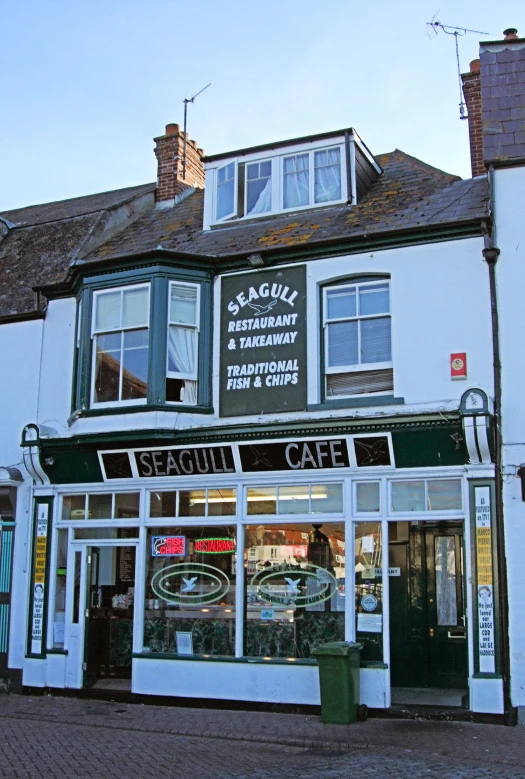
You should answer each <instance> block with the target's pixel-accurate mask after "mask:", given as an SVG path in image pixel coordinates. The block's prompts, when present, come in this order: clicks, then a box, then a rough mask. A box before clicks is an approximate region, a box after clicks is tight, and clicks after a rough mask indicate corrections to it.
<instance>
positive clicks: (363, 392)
mask: <svg viewBox="0 0 525 779" xmlns="http://www.w3.org/2000/svg"><path fill="white" fill-rule="evenodd" d="M518 40H519V39H518ZM501 46H502V47H503V48H505V44H504V43H501ZM512 47H514V48H513V50H519V51H520V52H521V44H516V43H515V42H513V43H512ZM487 51H489V49H487ZM483 56H484V54H483V53H482V65H483ZM481 74H482V76H483V69H482V71H481ZM482 76H481V77H482ZM471 80H472V79H471ZM183 141H184V139H183V136H182V133H181V132H180V129H179V127H178V125H168V126H167V127H166V133H165V135H163V136H161V137H160V138H157V139H156V144H157V145H156V154H157V158H158V162H159V168H158V181H157V185H156V186H155V185H145V186H144V187H137V188H134V189H132V190H121V191H119V192H114V193H105V194H103V195H99V196H92V197H88V198H79V199H78V200H74V201H65V202H63V203H57V204H50V205H48V206H38V207H31V208H28V209H20V210H18V211H13V212H7V213H4V214H3V215H2V221H1V222H0V226H1V227H2V230H3V239H2V241H1V243H0V253H1V255H2V261H3V265H2V267H3V268H4V281H3V282H2V294H1V295H0V302H1V305H2V314H3V319H2V325H1V327H0V338H2V343H3V344H4V350H3V352H4V354H6V355H7V356H8V357H7V360H8V362H6V363H5V364H6V366H7V369H8V372H9V375H10V376H11V377H12V381H11V382H10V387H11V390H10V392H11V394H9V392H8V393H6V396H5V399H4V404H3V415H4V419H5V429H6V433H7V434H6V437H5V442H4V444H3V447H4V448H3V451H2V453H1V460H0V462H2V463H5V464H6V465H5V467H4V468H3V470H2V471H0V477H1V479H2V486H1V487H0V489H1V495H2V501H3V503H2V511H1V514H2V536H1V539H2V541H1V543H2V546H1V554H2V557H1V560H2V568H0V597H1V598H3V600H0V609H3V611H2V612H0V614H1V615H2V620H3V622H2V621H0V663H1V662H3V663H4V665H3V666H2V665H0V672H2V670H5V673H6V674H9V678H10V680H11V684H12V685H13V687H15V686H16V685H18V686H25V687H43V688H46V687H48V688H73V689H80V688H82V687H86V686H92V685H101V684H102V685H108V684H109V685H110V684H111V681H112V680H114V679H119V678H126V679H129V680H130V689H131V691H132V692H134V693H140V694H146V695H148V694H149V695H165V696H173V697H181V698H184V697H196V698H201V699H222V700H236V701H251V702H271V703H283V704H314V705H315V704H318V703H319V686H318V679H317V667H316V662H315V659H314V655H313V652H314V650H315V648H316V646H318V645H319V644H321V643H324V642H325V641H334V640H350V641H353V640H357V641H359V642H360V643H361V644H362V645H363V649H362V653H361V702H362V703H365V704H367V705H368V706H369V707H371V708H376V709H384V708H390V707H391V705H392V703H395V702H401V703H402V702H405V703H408V702H410V695H411V691H412V692H413V691H414V690H417V691H418V692H419V693H420V692H421V691H422V690H424V691H425V692H426V693H428V696H429V697H428V698H427V700H428V702H436V701H437V700H439V696H440V695H441V696H442V697H441V700H446V701H447V702H448V703H451V702H452V703H453V705H457V706H463V707H464V708H468V709H470V710H471V711H472V712H477V713H488V714H495V715H503V714H504V712H505V711H506V710H507V711H508V709H509V705H510V704H509V701H508V700H507V698H506V685H507V684H508V678H509V674H508V663H507V659H508V652H506V637H507V635H508V633H506V634H505V635H503V634H502V626H503V628H504V629H505V630H507V628H506V624H507V622H506V615H507V604H506V600H505V597H504V592H503V590H504V587H505V577H504V576H502V571H501V565H500V560H501V556H502V554H503V552H504V543H503V542H502V541H501V539H500V535H499V529H500V528H499V525H498V522H500V523H501V516H500V514H501V512H498V505H499V504H498V500H499V499H500V498H501V499H502V491H503V485H502V482H501V480H498V478H497V473H498V471H497V468H496V465H497V463H498V457H499V456H500V452H501V449H500V448H498V437H497V436H495V435H494V430H495V425H494V419H495V416H496V418H497V415H498V414H500V413H501V407H500V406H498V402H499V399H498V386H499V385H498V375H497V373H495V369H494V366H495V358H494V344H495V332H497V331H495V329H494V319H493V315H492V314H493V301H494V290H493V278H492V276H491V272H490V266H489V264H488V263H487V258H486V250H487V248H491V247H490V246H488V244H487V236H491V237H493V233H492V232H491V231H492V226H493V214H492V211H491V204H490V188H489V178H488V176H487V175H486V174H485V173H484V174H483V175H477V176H475V177H474V178H473V179H471V180H468V181H461V180H459V179H458V178H457V177H455V176H452V175H449V174H447V173H444V172H443V171H439V170H437V169H435V168H432V167H431V166H429V165H426V164H425V163H423V162H421V161H420V160H417V159H415V158H413V157H410V156H409V155H407V154H405V153H403V152H401V151H398V150H396V151H395V152H392V153H390V154H384V155H380V156H377V157H376V156H373V155H372V154H371V152H370V151H369V150H368V148H367V147H366V145H365V144H364V143H363V141H362V140H361V139H360V138H359V136H358V134H357V133H356V131H355V130H354V129H352V128H348V129H346V130H341V131H336V132H333V133H327V134H324V135H319V136H315V137H309V138H299V139H295V140H292V141H284V142H281V143H275V144H271V145H268V146H259V147H253V148H250V149H241V150H238V151H233V152H228V153H224V154H219V155H215V156H211V157H204V156H203V154H202V152H201V150H200V149H198V148H197V146H196V144H195V143H194V142H192V141H190V142H188V143H187V144H186V155H187V156H186V165H184V166H183V165H182V158H183V154H184V143H183ZM183 169H184V170H186V171H187V176H191V180H190V179H188V178H187V179H186V180H184V179H183V173H182V170H183ZM512 170H514V168H513V169H512ZM508 174H509V170H507V169H505V175H508ZM511 175H514V174H513V173H512V172H511ZM516 186H518V187H519V186H521V184H519V183H517V184H516ZM498 197H499V195H498ZM502 197H503V196H502ZM515 207H517V206H516V204H515ZM514 216H516V215H514ZM514 216H513V219H514ZM518 221H519V220H518V219H517V218H516V223H518ZM513 229H519V228H514V227H512V228H511V230H513ZM514 239H515V236H514V235H512V232H510V233H509V236H508V238H507V239H506V240H509V241H511V242H512V240H514ZM493 245H494V246H495V244H493ZM484 251H485V254H484ZM20 257H24V259H25V262H26V263H27V264H28V266H29V267H33V268H34V270H35V273H34V276H33V277H32V278H31V280H29V277H28V274H27V273H25V272H22V273H21V272H20V267H21V266H20V263H19V259H20ZM508 283H509V284H511V283H512V276H509V282H508ZM13 290H16V292H13ZM501 294H503V293H501ZM509 294H510V292H509ZM501 340H502V342H503V343H504V342H505V338H504V336H503V330H502V339H501ZM509 343H510V341H509ZM22 354H23V355H24V356H26V355H27V357H29V359H27V358H26V359H24V360H21V359H20V355H22ZM508 381H509V386H510V384H511V381H513V380H512V379H511V378H510V377H509V379H508ZM21 388H23V389H21ZM504 388H505V384H504ZM503 397H505V396H504V395H503ZM502 419H505V414H504V413H503V415H502ZM20 439H21V440H20ZM516 485H518V487H519V482H518V480H516V479H515V480H514V483H513V488H514V487H515V486H516ZM501 502H502V500H501V501H500V503H501ZM4 506H5V508H4ZM517 508H518V509H519V506H517ZM512 521H514V520H512ZM515 524H516V525H518V524H519V521H518V519H517V518H516V520H515ZM516 532H517V530H516ZM509 540H510V543H511V544H514V540H515V538H514V537H512V538H510V536H508V537H507V546H508V544H509ZM516 540H517V536H516ZM507 554H509V553H508V552H507ZM508 559H509V570H508V575H509V578H510V577H512V576H515V577H519V576H520V573H519V565H515V571H514V572H511V569H510V560H511V557H509V558H508ZM6 571H7V573H6ZM511 589H512V588H511ZM511 605H512V604H511ZM511 614H512V611H511ZM511 625H512V616H511ZM516 635H517V634H516ZM516 640H517V639H516ZM2 642H3V643H2ZM2 652H3V654H2ZM2 658H4V660H3V661H2ZM516 668H517V673H519V668H518V666H516ZM512 694H513V696H517V697H515V698H513V700H515V702H514V705H519V703H520V701H519V693H518V692H517V691H516V692H514V691H513V693H512Z"/></svg>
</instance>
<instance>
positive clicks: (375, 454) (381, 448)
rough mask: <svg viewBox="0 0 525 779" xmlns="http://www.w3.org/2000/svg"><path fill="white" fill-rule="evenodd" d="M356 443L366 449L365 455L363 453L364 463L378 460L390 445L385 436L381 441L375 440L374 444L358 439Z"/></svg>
mask: <svg viewBox="0 0 525 779" xmlns="http://www.w3.org/2000/svg"><path fill="white" fill-rule="evenodd" d="M355 444H356V446H358V447H360V448H361V449H363V450H364V455H362V465H371V464H372V463H374V462H375V461H376V460H378V459H379V458H380V457H381V455H383V454H385V450H386V447H387V445H388V444H387V441H386V439H383V438H382V439H381V440H380V441H375V442H374V443H373V444H365V442H364V441H362V440H361V441H358V440H357V439H356V441H355Z"/></svg>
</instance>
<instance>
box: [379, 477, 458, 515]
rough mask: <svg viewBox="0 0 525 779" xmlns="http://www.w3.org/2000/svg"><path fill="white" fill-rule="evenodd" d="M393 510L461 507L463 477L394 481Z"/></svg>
mask: <svg viewBox="0 0 525 779" xmlns="http://www.w3.org/2000/svg"><path fill="white" fill-rule="evenodd" d="M390 494H391V510H392V511H393V512H398V511H399V512H410V511H452V510H459V509H461V505H462V501H461V479H433V480H428V479H421V480H419V481H415V480H413V481H393V482H391V487H390Z"/></svg>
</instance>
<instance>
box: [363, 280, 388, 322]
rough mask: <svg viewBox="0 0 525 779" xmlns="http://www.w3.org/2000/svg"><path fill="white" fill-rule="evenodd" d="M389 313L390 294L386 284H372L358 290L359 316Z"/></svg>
mask: <svg viewBox="0 0 525 779" xmlns="http://www.w3.org/2000/svg"><path fill="white" fill-rule="evenodd" d="M389 311H390V294H389V290H388V284H374V285H373V286H370V287H361V288H360V290H359V314H360V316H366V315H367V314H388V313H389Z"/></svg>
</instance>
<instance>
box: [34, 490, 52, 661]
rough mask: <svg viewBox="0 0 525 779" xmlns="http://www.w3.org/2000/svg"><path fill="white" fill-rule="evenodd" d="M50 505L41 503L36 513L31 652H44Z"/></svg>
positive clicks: (35, 653) (37, 653) (36, 653)
mask: <svg viewBox="0 0 525 779" xmlns="http://www.w3.org/2000/svg"><path fill="white" fill-rule="evenodd" d="M48 515H49V505H48V504H47V503H39V504H38V506H37V514H36V533H35V560H34V569H33V593H32V594H33V614H32V620H31V653H32V654H34V655H39V654H41V653H42V644H43V637H44V595H45V586H46V559H47V523H48Z"/></svg>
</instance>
